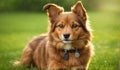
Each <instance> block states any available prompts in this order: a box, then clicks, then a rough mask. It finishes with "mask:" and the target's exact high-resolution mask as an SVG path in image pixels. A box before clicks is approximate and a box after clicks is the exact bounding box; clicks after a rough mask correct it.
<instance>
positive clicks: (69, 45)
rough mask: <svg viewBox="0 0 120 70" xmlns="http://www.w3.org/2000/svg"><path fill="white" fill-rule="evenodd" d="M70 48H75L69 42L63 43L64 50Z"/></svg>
mask: <svg viewBox="0 0 120 70" xmlns="http://www.w3.org/2000/svg"><path fill="white" fill-rule="evenodd" d="M71 49H75V48H74V47H72V45H71V44H70V43H67V44H65V46H64V50H71Z"/></svg>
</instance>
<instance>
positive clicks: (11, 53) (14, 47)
mask: <svg viewBox="0 0 120 70" xmlns="http://www.w3.org/2000/svg"><path fill="white" fill-rule="evenodd" d="M71 1H72V2H70V0H61V1H59V0H58V1H57V0H45V1H43V0H0V70H26V69H24V68H19V67H14V66H13V65H12V63H13V62H14V61H15V60H19V59H20V57H21V55H22V51H23V48H24V46H25V45H26V44H27V43H28V42H29V40H31V39H32V37H34V36H36V35H39V34H41V33H46V32H47V28H48V19H47V14H46V13H43V11H42V6H43V5H44V4H46V3H49V2H52V3H56V4H58V5H60V6H63V7H65V9H66V10H70V7H71V6H73V5H74V3H76V2H77V0H71ZM82 2H83V4H84V6H85V8H86V9H87V12H88V15H89V19H90V24H91V27H92V29H93V34H94V38H93V43H94V45H95V56H94V57H93V59H92V61H91V63H90V66H89V70H120V68H119V67H120V61H119V59H120V54H119V53H120V52H119V46H120V38H119V36H120V31H119V30H120V5H119V4H120V0H97V1H96V0H82ZM33 70H36V69H34V68H33Z"/></svg>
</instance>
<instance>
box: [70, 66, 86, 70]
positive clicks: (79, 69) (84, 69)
mask: <svg viewBox="0 0 120 70" xmlns="http://www.w3.org/2000/svg"><path fill="white" fill-rule="evenodd" d="M72 70H87V68H86V67H82V66H81V67H73V68H72Z"/></svg>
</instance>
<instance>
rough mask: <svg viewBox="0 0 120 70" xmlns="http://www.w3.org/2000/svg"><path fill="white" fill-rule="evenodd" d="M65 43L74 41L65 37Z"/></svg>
mask: <svg viewBox="0 0 120 70" xmlns="http://www.w3.org/2000/svg"><path fill="white" fill-rule="evenodd" d="M63 43H72V40H69V39H65V40H63Z"/></svg>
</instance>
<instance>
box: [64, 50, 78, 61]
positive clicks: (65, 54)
mask: <svg viewBox="0 0 120 70" xmlns="http://www.w3.org/2000/svg"><path fill="white" fill-rule="evenodd" d="M62 51H64V52H65V53H64V59H65V60H68V59H69V53H75V57H76V58H79V57H80V53H79V51H80V49H71V50H62Z"/></svg>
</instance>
